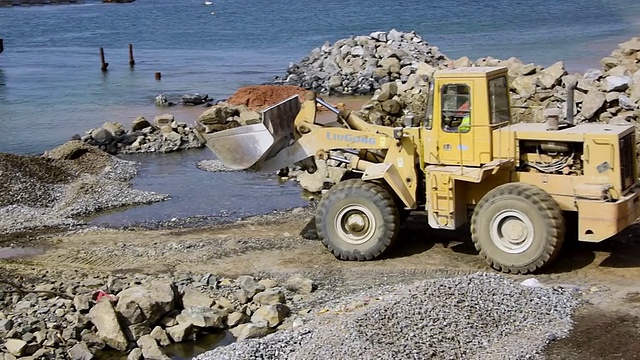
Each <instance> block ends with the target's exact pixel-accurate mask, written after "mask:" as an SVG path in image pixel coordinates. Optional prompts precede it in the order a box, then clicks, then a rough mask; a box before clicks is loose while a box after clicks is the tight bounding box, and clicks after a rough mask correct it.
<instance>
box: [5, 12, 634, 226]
mask: <svg viewBox="0 0 640 360" xmlns="http://www.w3.org/2000/svg"><path fill="white" fill-rule="evenodd" d="M203 2H204V0H180V1H177V0H136V1H135V2H134V3H131V4H103V3H101V2H98V1H96V0H86V3H84V4H80V5H49V6H38V7H13V8H0V38H3V39H4V52H3V53H2V54H0V152H8V153H17V154H41V153H42V152H44V151H46V150H48V149H51V148H53V147H55V146H57V145H60V144H62V143H64V142H65V141H67V140H68V139H69V138H70V137H71V136H72V135H74V134H82V133H84V131H86V130H88V129H91V128H93V127H97V126H100V125H102V124H103V123H104V122H106V121H118V122H121V123H123V124H125V125H128V124H130V122H131V121H132V120H133V119H134V118H135V117H137V116H138V115H144V116H146V117H147V118H153V117H154V116H155V115H157V114H160V113H164V112H170V113H172V114H174V115H175V116H176V117H177V118H178V120H181V121H185V122H187V123H192V122H193V120H195V119H196V118H197V116H198V114H199V113H200V112H201V111H202V110H203V109H201V108H183V107H173V108H169V109H158V108H156V107H155V106H154V104H153V102H154V98H155V96H156V95H158V94H160V93H164V94H166V95H167V96H168V97H169V98H170V99H176V100H177V99H178V98H179V96H180V95H182V94H185V93H190V92H198V93H207V94H209V95H210V96H211V97H213V98H216V99H224V98H227V97H228V96H230V95H231V94H233V93H234V92H235V90H236V89H237V88H238V87H240V86H243V85H248V84H257V83H265V82H269V81H271V80H272V78H273V76H276V75H284V73H285V70H286V68H287V66H288V64H289V63H290V62H298V61H300V60H301V59H302V58H303V57H304V56H306V55H307V54H308V53H309V52H310V51H311V50H312V49H313V48H316V47H319V46H321V45H322V44H323V43H324V42H325V41H330V42H334V41H336V40H338V39H342V38H347V37H349V36H352V35H353V36H355V35H366V34H369V33H370V32H373V31H388V30H390V29H397V30H400V31H412V30H413V31H416V32H417V33H418V34H420V35H421V36H422V37H423V38H424V39H425V40H426V41H428V42H429V43H430V44H431V45H435V46H439V47H440V49H441V51H442V52H443V53H445V54H447V55H448V56H449V57H450V58H453V59H455V58H458V57H461V56H468V57H469V58H471V59H474V60H475V59H477V58H480V57H485V56H493V57H496V58H503V59H506V58H508V57H511V56H515V57H518V58H520V59H521V60H522V61H524V62H533V63H536V64H540V65H543V66H548V65H551V64H552V63H554V62H556V61H559V60H562V61H564V62H565V64H566V67H567V69H568V70H570V71H573V72H583V71H585V70H587V69H588V68H597V67H599V63H598V61H599V59H601V58H602V57H604V56H607V55H609V54H610V53H611V51H612V50H613V49H615V48H616V46H617V44H618V43H620V42H623V41H625V40H627V39H629V38H630V37H632V36H640V20H639V19H640V1H638V0H606V1H605V0H555V1H553V2H551V1H531V0H529V1H523V0H493V1H467V0H438V1H434V0H425V1H404V0H402V1H401V0H398V1H388V0H386V1H382V0H368V1H356V0H324V1H285V0H269V1H263V0H254V1H238V0H213V5H211V6H206V5H204V4H203ZM128 44H132V45H133V47H134V55H135V60H136V65H135V67H134V68H130V67H129V64H128ZM101 47H102V48H104V51H105V56H106V61H107V62H108V63H109V64H110V65H109V68H108V71H107V72H106V73H103V72H101V70H100V58H99V49H100V48H101ZM156 72H161V73H162V79H161V80H160V81H156V80H155V77H154V74H155V73H156ZM209 156H212V154H210V153H207V152H206V151H204V152H202V151H201V152H198V151H196V152H190V153H188V154H183V155H180V156H173V157H166V158H164V159H163V160H162V161H160V160H154V159H156V158H153V157H152V158H149V159H151V160H146V161H147V163H146V165H145V167H143V169H142V173H141V179H138V185H139V187H142V188H144V189H149V190H154V191H159V192H167V191H163V190H168V192H170V194H171V195H172V196H173V200H171V201H169V202H168V205H163V206H164V207H163V206H158V209H156V210H146V211H152V215H149V214H146V213H145V214H144V215H141V214H137V213H134V212H131V211H129V212H125V213H123V214H119V215H117V216H116V215H111V217H110V218H109V219H112V220H110V221H114V222H118V221H124V220H125V219H126V220H131V219H138V218H146V217H148V216H152V217H153V216H160V217H171V216H173V215H175V214H181V215H182V214H185V213H189V212H191V213H193V214H199V213H201V212H202V209H206V206H203V207H202V208H199V209H198V210H197V211H196V210H194V211H190V210H189V209H190V204H191V203H192V202H193V199H194V195H193V193H194V191H193V189H195V188H199V187H201V185H199V184H192V183H191V182H193V181H194V180H193V179H194V178H196V179H200V176H201V175H202V174H199V173H197V172H198V171H199V170H197V169H196V168H195V162H196V161H197V160H199V159H201V158H203V157H209ZM167 159H174V161H175V163H174V164H173V165H171V161H170V160H167ZM185 163H186V164H191V165H192V166H190V167H189V168H188V169H185V168H184V167H183V164H185ZM167 173H172V174H181V176H182V178H178V177H176V176H173V177H172V176H166V175H163V174H167ZM194 174H197V175H194ZM145 176H146V177H145ZM229 176H230V175H228V174H215V175H214V176H212V177H209V178H207V182H211V183H213V184H223V185H224V186H225V187H226V188H228V189H230V188H231V187H233V186H235V184H234V183H233V181H232V182H228V181H227V180H228V179H229ZM234 176H235V175H234ZM252 176H253V175H249V174H247V175H244V178H242V181H244V184H245V185H247V182H248V183H250V184H257V185H256V186H258V187H260V186H263V185H262V184H266V185H264V186H271V181H272V180H273V179H270V180H267V181H265V179H263V178H261V177H252ZM145 179H146V180H145ZM225 181H227V182H226V183H225ZM183 184H190V185H186V186H184V185H183ZM181 185H182V186H181ZM278 186H280V187H281V188H280V190H281V191H282V192H283V193H282V194H283V195H282V196H283V197H285V198H287V199H288V202H287V204H286V205H284V204H271V202H270V200H269V198H268V196H266V195H265V194H269V193H268V192H262V191H257V192H256V194H260V195H256V196H257V197H258V198H264V199H265V200H263V201H260V200H258V202H257V203H256V202H255V201H254V203H252V204H250V206H248V207H247V208H243V209H240V210H238V211H241V212H242V211H244V212H247V211H249V210H254V209H256V208H257V209H258V210H269V209H272V208H274V209H275V208H278V207H282V206H290V205H294V206H295V205H299V204H301V200H300V197H299V194H297V193H296V191H293V190H292V189H291V188H288V187H287V186H290V185H284V190H283V188H282V186H283V185H278ZM185 189H188V190H185ZM294 193H295V194H294ZM202 196H203V195H202V194H200V195H199V197H198V200H200V201H202V202H204V203H211V204H217V203H222V204H226V203H225V202H224V201H223V202H220V201H219V199H218V198H203V197H202ZM181 201H182V203H181ZM256 205H259V206H256ZM225 206H226V205H224V206H222V205H221V206H220V207H219V208H212V209H211V211H212V212H213V213H215V212H217V211H225V209H226V208H225ZM153 209H155V208H153ZM136 211H138V210H136ZM234 211H235V210H234ZM114 216H115V217H114ZM118 216H120V218H118Z"/></svg>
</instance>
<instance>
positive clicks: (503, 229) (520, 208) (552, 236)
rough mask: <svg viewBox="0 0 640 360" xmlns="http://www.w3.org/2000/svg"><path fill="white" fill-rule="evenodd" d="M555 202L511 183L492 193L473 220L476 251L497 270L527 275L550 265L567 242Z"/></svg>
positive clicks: (533, 188) (535, 190)
mask: <svg viewBox="0 0 640 360" xmlns="http://www.w3.org/2000/svg"><path fill="white" fill-rule="evenodd" d="M564 232H565V224H564V217H563V214H562V211H561V210H560V208H559V207H558V204H557V203H556V202H555V200H554V199H553V198H552V197H551V196H550V195H549V194H547V193H546V192H544V191H543V190H541V189H540V188H538V187H536V186H533V185H530V184H521V183H510V184H504V185H501V186H498V187H496V188H495V189H493V190H491V191H489V192H488V193H487V194H486V195H485V196H484V197H483V198H482V199H481V200H480V202H479V203H478V206H476V208H475V209H474V211H473V217H472V219H471V238H472V239H473V242H474V244H475V247H476V249H477V250H478V251H479V252H480V255H482V256H483V257H484V258H485V260H486V261H487V262H488V263H489V264H490V265H491V266H492V267H493V268H495V269H496V270H500V271H503V272H506V273H513V274H527V273H531V272H534V271H536V270H539V269H540V268H542V267H544V266H545V265H547V264H549V263H550V262H552V261H553V260H554V258H555V257H556V256H557V255H558V252H559V251H560V248H561V247H562V242H563V240H564Z"/></svg>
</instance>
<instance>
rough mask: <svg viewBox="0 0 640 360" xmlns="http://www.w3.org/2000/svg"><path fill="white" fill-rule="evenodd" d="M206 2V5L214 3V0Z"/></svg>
mask: <svg viewBox="0 0 640 360" xmlns="http://www.w3.org/2000/svg"><path fill="white" fill-rule="evenodd" d="M204 4H205V5H213V1H205V2H204Z"/></svg>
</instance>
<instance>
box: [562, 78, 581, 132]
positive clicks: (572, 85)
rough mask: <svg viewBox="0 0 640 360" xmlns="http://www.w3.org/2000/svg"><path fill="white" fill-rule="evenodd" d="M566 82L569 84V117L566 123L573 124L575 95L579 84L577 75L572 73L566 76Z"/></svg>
mask: <svg viewBox="0 0 640 360" xmlns="http://www.w3.org/2000/svg"><path fill="white" fill-rule="evenodd" d="M565 83H566V84H567V117H566V119H565V121H564V123H565V124H567V125H569V126H572V125H573V99H574V96H573V95H574V92H575V90H576V86H577V85H578V81H577V80H576V77H575V76H573V75H570V76H567V77H566V78H565Z"/></svg>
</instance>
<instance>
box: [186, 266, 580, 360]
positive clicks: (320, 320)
mask: <svg viewBox="0 0 640 360" xmlns="http://www.w3.org/2000/svg"><path fill="white" fill-rule="evenodd" d="M577 305H578V300H576V298H575V297H574V296H573V294H572V293H570V292H569V291H568V290H563V289H561V288H548V287H535V288H532V287H526V286H523V285H520V284H519V283H517V282H514V281H512V280H510V279H508V278H506V277H504V276H501V275H497V274H489V273H476V274H472V275H468V276H459V277H452V278H443V279H433V280H424V281H418V282H415V283H412V284H398V285H387V286H381V287H376V288H374V289H372V290H365V291H362V292H359V293H355V294H352V295H349V296H346V297H343V298H341V299H339V301H337V302H334V303H332V304H329V305H328V306H326V307H324V308H323V309H320V310H317V309H316V310H317V311H316V312H315V313H314V314H313V315H312V316H311V318H310V319H305V321H304V325H302V326H300V327H297V328H294V329H292V330H285V331H278V332H276V333H274V334H271V335H268V336H267V337H265V338H262V339H249V340H245V341H241V342H237V343H233V344H231V345H228V346H224V347H220V348H216V349H214V350H212V351H210V352H207V353H204V354H201V355H199V356H198V357H197V358H196V359H199V360H212V359H220V360H222V359H228V360H232V359H233V360H240V359H291V360H296V359H538V358H542V355H541V350H542V349H543V347H544V346H545V345H546V344H547V343H548V342H550V341H553V340H556V339H559V338H562V337H564V336H567V335H568V333H569V331H570V329H571V327H572V322H571V320H570V316H571V313H572V311H573V309H574V308H575V307H576V306H577Z"/></svg>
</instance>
